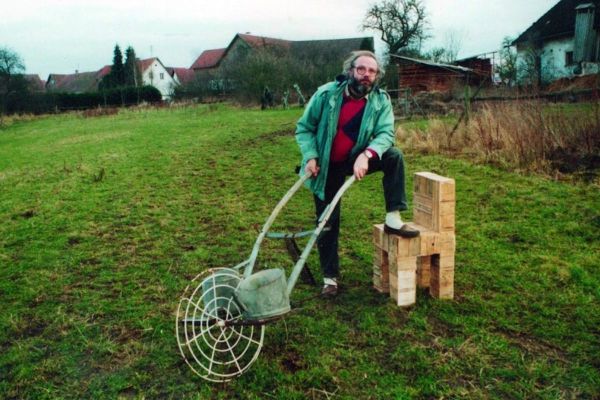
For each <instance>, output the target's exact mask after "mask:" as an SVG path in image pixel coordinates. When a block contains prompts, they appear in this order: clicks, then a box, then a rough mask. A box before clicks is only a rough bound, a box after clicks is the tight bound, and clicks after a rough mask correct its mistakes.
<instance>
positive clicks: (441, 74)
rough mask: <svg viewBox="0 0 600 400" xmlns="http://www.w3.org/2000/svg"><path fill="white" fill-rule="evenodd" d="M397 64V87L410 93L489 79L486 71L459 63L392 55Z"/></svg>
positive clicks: (438, 89)
mask: <svg viewBox="0 0 600 400" xmlns="http://www.w3.org/2000/svg"><path fill="white" fill-rule="evenodd" d="M392 57H393V58H394V59H395V60H396V63H397V65H398V74H399V77H398V85H399V89H401V90H402V89H410V90H411V91H412V93H418V92H430V91H440V92H447V91H450V90H451V89H452V88H453V87H454V86H455V85H457V84H460V85H479V84H480V83H481V82H482V81H483V80H486V79H489V77H490V75H489V74H488V73H487V72H483V71H480V70H479V69H473V68H467V67H464V66H460V65H450V64H442V63H436V62H433V61H427V60H420V59H417V58H411V57H404V56H398V55H392Z"/></svg>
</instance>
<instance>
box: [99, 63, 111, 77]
mask: <svg viewBox="0 0 600 400" xmlns="http://www.w3.org/2000/svg"><path fill="white" fill-rule="evenodd" d="M111 69H112V66H110V65H105V66H104V67H102V68H100V69H99V70H98V72H96V79H102V78H104V77H105V76H106V75H108V74H110V71H111Z"/></svg>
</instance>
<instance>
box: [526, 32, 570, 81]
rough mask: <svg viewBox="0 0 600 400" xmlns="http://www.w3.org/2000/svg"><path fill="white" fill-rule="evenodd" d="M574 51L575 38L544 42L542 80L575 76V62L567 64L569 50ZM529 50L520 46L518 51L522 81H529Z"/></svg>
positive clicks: (541, 62) (541, 61) (541, 54)
mask: <svg viewBox="0 0 600 400" xmlns="http://www.w3.org/2000/svg"><path fill="white" fill-rule="evenodd" d="M572 51H573V38H572V37H571V38H565V39H559V40H552V41H548V42H544V47H543V48H542V51H541V53H540V64H541V69H542V71H541V72H542V82H544V83H548V82H551V81H553V80H556V79H560V78H567V77H572V76H573V68H574V67H575V65H574V64H572V65H566V60H567V54H566V53H567V52H572ZM528 52H529V51H528V50H526V49H525V48H524V47H523V48H522V47H521V46H519V48H518V51H517V65H518V66H519V68H518V70H519V72H520V74H519V75H520V76H519V77H518V81H519V82H521V83H524V82H527V81H528V79H527V78H528V77H527V76H526V74H527V73H528V72H527V67H525V65H526V64H527V61H526V60H527V58H528Z"/></svg>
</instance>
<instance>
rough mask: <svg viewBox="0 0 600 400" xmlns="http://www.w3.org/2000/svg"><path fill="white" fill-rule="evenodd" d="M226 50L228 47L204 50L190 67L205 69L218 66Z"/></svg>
mask: <svg viewBox="0 0 600 400" xmlns="http://www.w3.org/2000/svg"><path fill="white" fill-rule="evenodd" d="M226 50H227V48H223V49H212V50H204V51H203V52H202V54H200V56H199V57H198V58H197V59H196V61H194V63H193V64H192V66H191V67H190V68H191V69H204V68H213V67H216V66H217V64H218V63H219V61H221V58H222V57H223V55H224V54H225V51H226Z"/></svg>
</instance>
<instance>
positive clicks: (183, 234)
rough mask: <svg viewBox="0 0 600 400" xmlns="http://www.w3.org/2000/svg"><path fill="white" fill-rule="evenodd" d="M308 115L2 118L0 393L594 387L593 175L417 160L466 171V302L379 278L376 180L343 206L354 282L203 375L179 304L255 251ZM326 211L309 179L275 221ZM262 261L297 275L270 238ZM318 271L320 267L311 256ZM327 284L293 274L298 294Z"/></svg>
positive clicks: (412, 165)
mask: <svg viewBox="0 0 600 400" xmlns="http://www.w3.org/2000/svg"><path fill="white" fill-rule="evenodd" d="M300 112H301V111H300V110H298V109H295V110H288V111H280V110H273V111H266V112H261V111H258V110H242V109H235V108H231V107H228V106H223V105H219V106H197V107H189V108H175V109H161V110H152V109H142V110H128V111H123V112H121V113H120V114H118V115H114V116H106V117H98V118H87V119H86V118H82V117H81V116H79V115H77V114H69V115H59V116H51V117H43V118H39V119H34V120H30V121H24V122H18V121H17V122H14V123H12V125H10V126H9V127H6V128H3V129H0V221H1V224H0V398H19V399H20V398H35V399H38V398H40V399H43V398H49V399H50V398H174V399H179V398H196V399H204V398H222V399H228V398H240V399H246V398H249V399H268V398H280V399H305V398H309V399H312V398H314V399H325V398H347V399H354V398H359V399H369V398H371V399H390V398H395V399H396V398H397V399H402V398H442V397H443V398H475V399H477V398H482V399H483V398H540V399H563V398H564V399H570V398H583V399H592V398H598V397H600V270H599V266H600V191H599V190H598V188H597V187H593V186H584V185H573V184H566V183H560V182H554V181H551V180H548V179H545V178H541V177H536V176H522V175H517V174H512V173H507V172H503V171H500V170H497V169H493V168H490V167H485V166H476V165H472V164H470V163H469V162H468V161H464V160H462V161H461V160H452V159H449V158H443V157H436V156H415V155H411V154H407V155H406V162H407V167H408V171H409V175H411V174H412V173H414V172H417V171H423V170H427V171H432V172H436V173H439V174H442V175H445V176H450V177H453V178H455V179H456V183H457V231H456V233H457V253H456V277H455V280H456V287H455V293H456V298H455V300H454V301H438V300H434V299H431V298H430V297H429V296H428V295H427V294H426V293H425V292H419V293H418V299H417V304H416V305H415V306H414V307H411V308H408V309H400V308H397V307H395V306H394V304H393V302H392V301H391V300H390V299H389V298H387V297H385V296H384V295H380V294H377V293H376V292H375V291H374V290H373V289H372V288H371V283H370V282H371V265H372V251H373V249H372V244H371V230H372V228H371V227H372V224H374V223H380V222H381V221H382V219H383V216H384V209H383V196H382V189H381V184H380V179H379V177H376V176H370V177H368V178H367V179H365V180H363V181H361V182H358V183H356V184H355V185H354V186H353V187H351V188H350V190H349V192H348V193H347V195H346V196H345V197H344V200H343V203H344V204H343V209H344V211H343V215H342V234H341V235H342V237H341V240H342V249H341V263H342V277H341V280H342V284H343V285H344V290H343V292H342V293H341V295H340V296H339V297H338V298H336V299H335V300H322V299H315V300H309V301H307V302H304V303H302V305H301V306H300V307H299V308H297V309H296V311H295V312H293V313H292V314H290V315H289V316H288V317H287V318H285V320H283V321H280V322H277V323H274V324H272V325H268V326H267V330H266V339H265V347H264V349H263V352H262V353H261V355H260V356H259V358H258V360H257V362H256V363H255V364H254V365H253V366H252V367H251V368H250V370H249V371H248V372H247V373H246V374H245V375H243V376H241V377H240V378H238V379H236V380H234V381H232V382H230V383H227V384H210V383H208V382H205V381H203V380H201V379H200V378H198V377H196V376H195V375H194V374H193V373H192V372H191V371H190V370H189V368H188V367H187V365H186V364H185V363H184V362H183V360H182V359H181V357H180V355H179V352H178V348H177V343H176V340H175V333H174V325H175V324H174V318H175V310H176V307H177V303H178V301H179V296H180V295H181V293H182V292H183V289H184V288H185V286H186V285H187V283H188V282H189V280H190V279H191V278H193V277H194V276H195V275H196V274H197V273H199V272H201V271H202V270H204V269H206V268H209V267H224V266H232V265H234V264H237V263H239V262H241V261H242V260H244V259H245V258H247V257H248V255H249V253H250V251H251V249H252V245H253V242H254V240H255V238H256V236H257V234H258V232H259V231H260V228H261V226H262V224H263V223H264V221H265V219H266V218H267V216H268V215H269V213H270V211H271V210H272V209H273V207H274V205H275V204H276V203H277V201H278V200H279V198H280V197H281V196H282V195H283V194H284V193H285V192H286V191H287V189H288V188H289V187H290V186H291V185H292V184H293V182H294V181H295V180H296V177H295V175H294V173H293V169H294V167H295V166H296V164H297V163H298V159H299V151H298V149H297V146H296V144H295V141H294V137H293V135H292V132H293V129H294V125H295V121H296V120H297V118H298V117H299V115H300ZM400 146H401V144H400ZM411 188H412V179H409V182H408V189H409V197H411V196H412V191H411ZM406 217H410V214H407V215H406ZM312 223H313V206H312V199H311V196H310V195H309V193H308V192H307V191H306V190H304V189H302V190H301V191H300V192H299V194H298V195H297V196H296V197H295V198H294V199H293V200H292V202H291V203H290V205H289V206H288V208H286V211H284V212H283V213H282V214H281V218H280V220H278V222H277V224H276V227H275V228H274V229H275V230H303V229H307V228H310V227H311V224H312ZM260 261H261V265H262V267H272V266H285V267H286V268H287V269H288V271H289V268H290V267H291V262H290V261H289V260H288V257H287V255H286V254H285V252H284V249H283V246H282V244H281V243H278V242H273V241H271V242H268V243H266V247H265V249H264V250H263V252H261V259H260ZM309 265H311V267H312V270H313V272H315V273H316V274H317V275H318V276H320V273H319V271H318V268H317V267H316V266H317V263H316V252H313V254H312V255H311V258H310V260H309ZM318 290H319V289H318V288H315V287H311V286H309V285H306V284H299V285H298V286H297V287H296V290H295V291H294V293H293V296H292V302H293V303H294V302H296V303H297V302H299V301H300V300H301V299H304V298H308V297H309V296H312V295H314V294H315V293H317V291H318Z"/></svg>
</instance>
